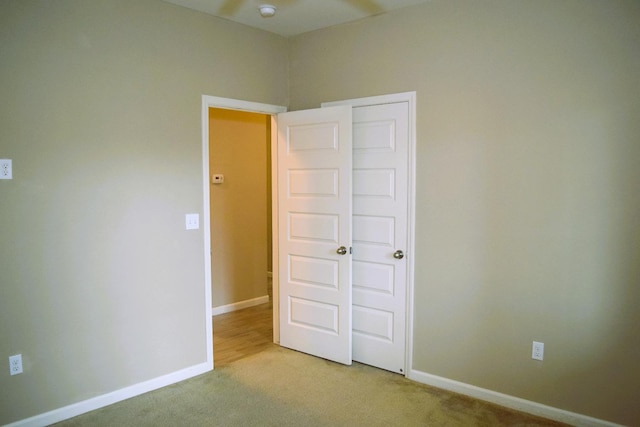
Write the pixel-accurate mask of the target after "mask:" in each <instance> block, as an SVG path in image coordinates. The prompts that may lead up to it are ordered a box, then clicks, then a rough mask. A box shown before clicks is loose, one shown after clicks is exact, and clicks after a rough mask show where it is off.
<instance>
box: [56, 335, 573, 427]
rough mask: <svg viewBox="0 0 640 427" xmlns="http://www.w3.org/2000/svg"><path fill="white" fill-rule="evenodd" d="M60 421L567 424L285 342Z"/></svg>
mask: <svg viewBox="0 0 640 427" xmlns="http://www.w3.org/2000/svg"><path fill="white" fill-rule="evenodd" d="M58 425H59V426H85V425H90V426H133V425H135V426H314V427H315V426H317V427H320V426H562V425H563V424H561V423H556V422H553V421H547V420H544V419H541V418H537V417H533V416H530V415H527V414H522V413H519V412H515V411H511V410H509V409H505V408H501V407H498V406H495V405H492V404H489V403H484V402H481V401H478V400H475V399H471V398H467V397H465V396H460V395H457V394H454V393H449V392H446V391H442V390H439V389H436V388H433V387H429V386H426V385H423V384H419V383H416V382H413V381H410V380H407V379H406V378H404V377H402V376H400V375H397V374H393V373H390V372H386V371H382V370H379V369H375V368H372V367H369V366H365V365H361V364H357V363H355V364H354V365H352V366H342V365H339V364H336V363H333V362H329V361H326V360H323V359H318V358H315V357H311V356H308V355H305V354H302V353H298V352H295V351H291V350H287V349H284V348H280V347H278V346H276V345H274V346H272V347H270V348H269V349H267V350H265V351H263V352H261V353H259V354H256V355H253V356H250V357H247V358H245V359H241V360H238V361H236V362H233V363H231V364H229V365H227V366H224V367H221V368H216V369H215V370H214V371H213V372H210V373H207V374H204V375H201V376H199V377H196V378H192V379H189V380H187V381H183V382H181V383H179V384H174V385H172V386H169V387H165V388H163V389H160V390H156V391H154V392H151V393H147V394H145V395H142V396H138V397H136V398H133V399H130V400H127V401H124V402H120V403H117V404H115V405H112V406H109V407H106V408H102V409H99V410H97V411H94V412H91V413H88V414H85V415H81V416H79V417H76V418H73V419H71V420H67V421H64V422H62V423H59V424H58Z"/></svg>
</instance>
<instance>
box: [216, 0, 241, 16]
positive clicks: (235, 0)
mask: <svg viewBox="0 0 640 427" xmlns="http://www.w3.org/2000/svg"><path fill="white" fill-rule="evenodd" d="M242 3H244V0H226V1H225V2H224V3H223V4H222V6H220V9H218V15H220V16H233V15H235V14H236V12H237V11H238V9H240V6H242Z"/></svg>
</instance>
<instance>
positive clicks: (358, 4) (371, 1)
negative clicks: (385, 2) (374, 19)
mask: <svg viewBox="0 0 640 427" xmlns="http://www.w3.org/2000/svg"><path fill="white" fill-rule="evenodd" d="M344 2H345V3H348V4H350V5H351V6H353V7H355V8H356V9H359V10H361V11H363V12H365V13H366V14H368V15H378V14H380V13H383V12H385V10H384V8H383V7H382V6H380V5H379V4H378V3H377V2H376V1H375V0H344Z"/></svg>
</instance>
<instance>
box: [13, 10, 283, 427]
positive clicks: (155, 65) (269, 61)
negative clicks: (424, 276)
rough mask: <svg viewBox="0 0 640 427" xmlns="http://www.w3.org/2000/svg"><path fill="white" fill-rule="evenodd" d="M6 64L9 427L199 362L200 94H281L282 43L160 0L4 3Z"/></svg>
mask: <svg viewBox="0 0 640 427" xmlns="http://www.w3.org/2000/svg"><path fill="white" fill-rule="evenodd" d="M0 58H2V59H1V60H0V99H1V100H2V102H0V158H10V159H13V167H14V179H13V180H12V181H0V200H1V204H0V235H1V236H2V239H3V242H4V244H2V245H0V271H1V272H2V275H1V278H0V280H1V283H0V361H5V362H3V363H6V360H7V357H8V356H9V355H12V354H17V353H21V354H22V356H23V360H24V367H25V373H24V374H22V375H18V376H15V377H9V374H8V369H5V368H3V369H0V384H2V386H1V387H0V424H5V423H8V422H11V421H14V420H18V419H23V418H26V417H29V416H33V415H36V414H40V413H43V412H46V411H49V410H53V409H56V408H59V407H62V406H65V405H69V404H72V403H75V402H78V401H82V400H85V399H89V398H92V397H95V396H99V395H103V394H105V393H108V392H111V391H114V390H118V389H121V388H123V387H127V386H130V385H134V384H138V383H140V382H143V381H146V380H150V379H153V378H157V377H159V376H162V375H165V374H169V373H172V372H175V371H178V370H180V369H183V368H187V367H190V366H194V365H197V364H200V363H204V362H205V361H206V350H207V349H206V348H205V343H206V336H205V325H206V322H207V321H210V319H206V313H205V293H204V291H205V289H204V286H205V284H204V260H203V234H202V229H200V230H198V231H185V229H184V228H185V225H184V215H185V214H186V213H190V212H199V213H200V214H202V212H203V206H202V200H203V188H202V159H201V156H202V154H201V153H202V139H201V96H202V95H203V94H208V95H216V96H224V97H229V98H238V99H244V100H248V101H256V102H264V103H271V104H279V105H282V104H286V102H287V80H286V75H287V70H286V61H287V42H286V40H285V39H283V38H281V37H278V36H275V35H271V34H268V33H265V32H262V31H257V30H255V31H254V30H251V29H249V28H247V27H245V26H241V25H235V24H232V23H230V22H228V21H224V20H221V19H216V18H213V17H210V16H207V15H204V14H201V13H197V12H194V11H191V10H189V9H185V8H181V7H178V6H174V5H171V4H168V3H164V2H160V1H156V0H136V1H135V2H132V1H129V0H92V1H85V0H77V1H74V0H55V1H49V0H46V1H32V0H15V1H14V0H3V1H2V2H0ZM2 366H3V367H4V366H6V365H4V364H3V365H2Z"/></svg>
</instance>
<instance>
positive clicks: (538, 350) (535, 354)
mask: <svg viewBox="0 0 640 427" xmlns="http://www.w3.org/2000/svg"><path fill="white" fill-rule="evenodd" d="M531 358H532V359H535V360H543V359H544V343H542V342H538V341H534V342H533V346H532V349H531Z"/></svg>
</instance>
